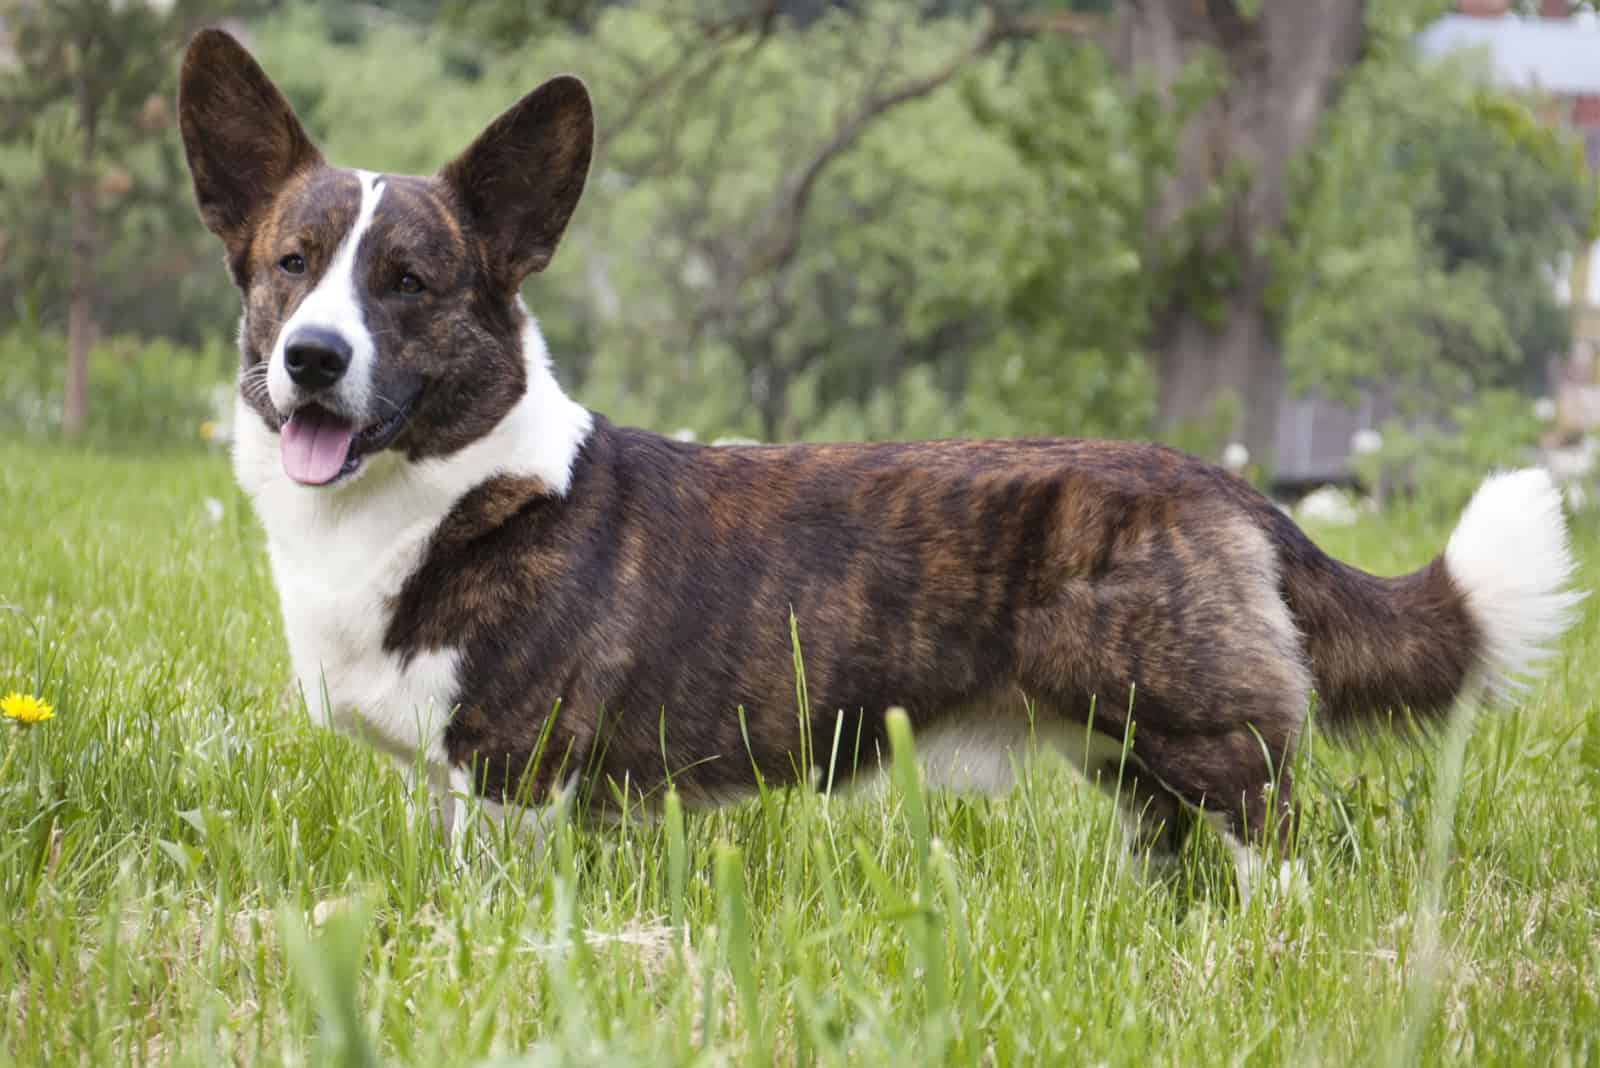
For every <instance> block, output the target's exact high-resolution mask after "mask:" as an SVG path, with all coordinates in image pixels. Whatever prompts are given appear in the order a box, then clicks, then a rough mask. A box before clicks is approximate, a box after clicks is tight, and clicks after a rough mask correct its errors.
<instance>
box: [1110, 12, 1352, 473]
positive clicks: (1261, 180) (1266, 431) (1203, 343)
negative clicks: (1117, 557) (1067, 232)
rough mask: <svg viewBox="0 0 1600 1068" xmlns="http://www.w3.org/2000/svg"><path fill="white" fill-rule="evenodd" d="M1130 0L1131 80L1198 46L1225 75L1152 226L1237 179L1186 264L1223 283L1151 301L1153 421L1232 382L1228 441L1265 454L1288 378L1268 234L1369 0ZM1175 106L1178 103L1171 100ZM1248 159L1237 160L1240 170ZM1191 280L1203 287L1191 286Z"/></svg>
mask: <svg viewBox="0 0 1600 1068" xmlns="http://www.w3.org/2000/svg"><path fill="white" fill-rule="evenodd" d="M1249 6H1250V7H1253V8H1258V9H1259V10H1258V11H1257V12H1256V14H1254V15H1246V14H1243V13H1241V11H1240V10H1239V7H1240V5H1239V4H1238V3H1237V2H1230V0H1124V3H1123V4H1122V6H1121V17H1120V19H1119V22H1118V25H1117V36H1116V42H1115V46H1114V47H1115V52H1116V58H1117V60H1118V62H1119V64H1120V65H1121V67H1122V68H1123V70H1124V71H1125V73H1126V74H1127V75H1129V76H1130V77H1131V78H1132V79H1134V80H1135V82H1136V83H1137V84H1140V85H1147V86H1149V87H1150V88H1152V89H1154V90H1155V91H1156V92H1158V93H1160V94H1163V95H1170V94H1171V93H1172V92H1173V91H1174V89H1175V87H1176V84H1177V82H1178V80H1179V76H1180V75H1181V74H1182V73H1183V72H1184V71H1185V68H1186V67H1187V66H1188V65H1189V64H1190V63H1192V62H1193V61H1195V60H1196V59H1199V58H1201V57H1203V56H1209V57H1211V58H1212V59H1213V61H1214V62H1216V63H1218V64H1219V65H1220V67H1221V69H1222V72H1223V75H1224V77H1225V79H1226V81H1225V85H1224V86H1223V88H1222V89H1221V90H1220V91H1219V92H1218V93H1217V94H1216V95H1215V96H1214V97H1212V98H1211V99H1209V100H1208V101H1206V102H1205V104H1204V105H1203V106H1202V107H1200V108H1199V109H1198V110H1197V111H1196V112H1195V113H1194V114H1193V115H1192V116H1191V118H1190V119H1189V121H1188V123H1187V125H1186V126H1185V127H1184V131H1183V136H1182V141H1181V144H1180V145H1179V150H1178V158H1177V163H1176V170H1175V173H1174V174H1173V176H1172V178H1171V180H1170V182H1169V183H1168V185H1167V188H1166V189H1165V190H1164V192H1163V195H1162V196H1161V198H1160V201H1159V203H1158V205H1157V207H1156V209H1155V213H1154V215H1155V217H1154V218H1153V219H1152V220H1151V224H1152V232H1156V233H1161V232H1169V233H1170V232H1171V231H1172V229H1173V228H1174V227H1177V226H1180V225H1182V224H1183V223H1184V221H1185V219H1186V217H1187V216H1189V214H1190V213H1191V212H1192V211H1194V210H1195V209H1196V208H1197V207H1200V206H1201V205H1202V204H1203V203H1204V199H1205V197H1206V195H1207V193H1208V192H1209V191H1210V190H1211V189H1213V188H1214V187H1215V186H1217V184H1218V183H1219V182H1222V181H1224V179H1227V178H1228V177H1229V176H1230V174H1240V175H1242V179H1243V185H1242V188H1239V189H1238V190H1237V191H1236V192H1234V193H1232V194H1231V195H1230V197H1229V200H1228V203H1227V207H1226V209H1225V210H1224V212H1223V216H1222V219H1221V221H1220V223H1218V224H1217V225H1216V226H1214V227H1213V228H1212V229H1211V231H1210V232H1209V233H1207V234H1206V235H1205V236H1203V237H1202V238H1200V239H1199V240H1200V247H1198V248H1197V249H1195V250H1194V253H1195V255H1193V256H1191V257H1190V259H1189V264H1190V265H1191V266H1190V268H1189V269H1191V270H1193V269H1194V268H1200V267H1213V268H1214V267H1217V266H1224V267H1226V268H1227V273H1226V274H1225V276H1224V277H1225V278H1226V279H1227V280H1226V282H1224V283H1223V286H1222V289H1221V290H1220V291H1216V290H1213V291H1212V292H1210V293H1206V292H1205V287H1204V286H1203V285H1199V286H1189V285H1185V286H1182V287H1180V289H1179V291H1178V292H1177V293H1176V294H1175V295H1174V296H1173V298H1172V300H1171V302H1170V303H1169V304H1168V306H1167V307H1165V308H1161V309H1158V312H1157V316H1156V330H1155V336H1154V339H1153V345H1154V348H1155V356H1156V362H1157V367H1158V371H1159V383H1160V385H1159V389H1160V401H1159V408H1158V411H1159V418H1160V423H1161V426H1160V429H1161V430H1162V431H1164V432H1170V431H1172V430H1173V429H1175V428H1177V427H1179V426H1181V425H1183V424H1184V423H1187V422H1195V421H1204V420H1207V419H1209V418H1210V417H1211V416H1212V415H1213V414H1214V413H1215V412H1216V410H1217V404H1218V402H1219V401H1220V400H1221V399H1222V398H1223V396H1224V395H1225V394H1227V393H1231V394H1232V395H1233V396H1234V397H1235V398H1236V399H1237V401H1238V402H1239V409H1238V411H1239V416H1238V418H1237V420H1236V422H1235V425H1234V427H1233V437H1234V440H1237V441H1242V442H1243V443H1244V444H1245V446H1246V447H1247V448H1249V450H1250V455H1251V457H1252V459H1253V460H1255V461H1256V462H1262V463H1270V461H1271V454H1272V448H1273V441H1274V438H1275V436H1276V433H1277V424H1278V409H1279V402H1280V401H1281V399H1282V394H1283V386H1284V372H1283V352H1282V346H1281V344H1280V340H1279V330H1278V324H1277V323H1276V322H1274V321H1273V318H1272V316H1271V315H1270V314H1269V312H1268V309H1267V305H1266V293H1267V289H1268V283H1269V281H1270V272H1271V264H1270V262H1269V260H1268V257H1269V255H1270V253H1269V251H1268V250H1269V248H1270V244H1271V241H1272V239H1273V238H1274V237H1276V236H1277V235H1278V234H1279V232H1280V231H1281V229H1282V227H1283V222H1284V214H1285V210H1286V208H1287V201H1288V197H1287V189H1286V180H1287V176H1288V168H1289V164H1290V163H1291V162H1292V161H1293V159H1294V157H1295V156H1296V154H1297V153H1299V152H1300V151H1301V150H1302V149H1304V148H1305V147H1306V146H1307V145H1308V144H1310V143H1311V141H1312V139H1313V138H1314V137H1315V136H1316V132H1317V127H1318V124H1319V122H1320V120H1321V118H1322V115H1323V114H1324V112H1325V111H1326V110H1327V108H1328V106H1329V105H1330V104H1331V102H1332V100H1333V98H1334V95H1335V93H1336V91H1337V89H1338V84H1339V80H1340V78H1341V76H1342V75H1343V74H1344V73H1345V72H1346V71H1347V70H1348V69H1349V68H1350V67H1351V66H1352V65H1353V64H1354V63H1355V61H1356V59H1357V57H1358V55H1359V53H1360V49H1361V43H1362V40H1363V38H1364V29H1365V15H1366V10H1365V9H1366V4H1365V0H1259V2H1258V3H1255V4H1252V5H1249ZM1172 104H1173V106H1180V105H1179V102H1176V101H1173V102H1172ZM1240 168H1242V170H1240ZM1197 291H1198V292H1197Z"/></svg>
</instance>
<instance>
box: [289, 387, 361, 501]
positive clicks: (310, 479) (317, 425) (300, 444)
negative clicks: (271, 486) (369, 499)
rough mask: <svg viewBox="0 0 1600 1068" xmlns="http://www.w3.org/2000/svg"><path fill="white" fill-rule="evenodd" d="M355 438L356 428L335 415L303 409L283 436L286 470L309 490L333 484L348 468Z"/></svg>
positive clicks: (291, 420)
mask: <svg viewBox="0 0 1600 1068" xmlns="http://www.w3.org/2000/svg"><path fill="white" fill-rule="evenodd" d="M353 437H355V427H353V426H351V425H350V424H349V423H347V422H345V421H344V420H343V419H340V418H339V417H338V416H336V415H334V414H333V413H332V412H328V411H325V410H324V409H322V408H318V407H316V406H315V405H310V406H308V407H305V408H301V409H300V410H299V411H297V412H295V413H294V414H293V415H291V416H290V417H289V421H288V422H287V423H284V424H283V429H282V431H280V433H279V441H278V448H279V451H280V452H282V453H283V470H284V472H285V473H286V474H288V476H289V477H290V478H292V479H294V480H295V481H296V482H299V483H302V484H304V485H308V486H320V485H322V484H323V483H325V482H332V481H333V480H334V479H335V478H336V477H338V474H339V472H340V471H341V470H343V468H344V461H345V457H346V456H348V455H349V454H350V439H352V438H353Z"/></svg>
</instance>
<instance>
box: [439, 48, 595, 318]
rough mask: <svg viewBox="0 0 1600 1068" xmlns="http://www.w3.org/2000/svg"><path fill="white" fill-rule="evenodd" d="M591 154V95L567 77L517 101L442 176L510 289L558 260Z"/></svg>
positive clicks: (497, 274)
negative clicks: (560, 244)
mask: <svg viewBox="0 0 1600 1068" xmlns="http://www.w3.org/2000/svg"><path fill="white" fill-rule="evenodd" d="M593 152H594V109H593V108H592V107H591V106H590V104H589V90H587V89H585V88H584V86H583V82H581V81H579V80H578V79H577V78H574V77H572V76H570V75H563V76H562V77H559V78H552V79H550V80H549V81H547V82H545V83H544V84H543V85H541V86H539V88H537V89H535V90H534V91H533V92H531V93H529V94H528V95H527V96H525V97H523V98H522V99H521V100H519V101H517V102H516V103H515V104H514V105H512V107H511V108H510V109H509V110H508V111H506V112H505V113H504V114H503V115H501V116H500V117H499V118H498V119H495V120H494V122H492V123H490V124H489V128H488V129H487V130H485V131H483V133H482V134H480V135H478V139H477V140H476V141H474V142H472V145H471V147H469V148H468V149H467V150H466V151H465V152H463V153H462V154H461V155H460V156H459V157H457V158H456V160H455V161H454V162H452V163H450V164H449V165H448V166H446V167H445V168H444V170H442V171H440V172H439V176H440V177H441V178H442V179H444V181H445V182H447V183H449V185H450V186H451V187H452V188H453V189H454V190H455V191H456V195H457V196H458V197H460V199H461V204H462V206H463V207H464V208H465V209H466V211H467V215H468V221H469V223H470V224H471V226H472V228H473V230H474V231H476V232H477V233H478V234H479V236H481V237H482V238H483V240H484V243H485V248H486V251H487V253H488V257H489V269H490V270H491V271H492V272H493V273H494V275H495V277H496V278H497V279H498V280H499V281H501V282H503V283H504V284H505V285H507V286H508V287H509V288H511V289H513V290H514V289H515V288H516V287H517V286H518V285H520V284H521V282H522V280H523V279H524V278H526V277H527V276H528V275H529V274H531V273H532V272H534V271H542V270H544V268H545V266H546V265H547V264H549V262H550V257H551V256H553V255H555V251H556V244H557V243H558V242H559V241H560V240H561V234H562V231H564V230H565V229H566V228H567V220H568V219H570V218H572V212H573V209H574V208H576V207H577V206H578V197H579V195H581V194H582V193H583V183H584V180H585V179H587V178H588V176H589V158H590V156H591V155H592V154H593Z"/></svg>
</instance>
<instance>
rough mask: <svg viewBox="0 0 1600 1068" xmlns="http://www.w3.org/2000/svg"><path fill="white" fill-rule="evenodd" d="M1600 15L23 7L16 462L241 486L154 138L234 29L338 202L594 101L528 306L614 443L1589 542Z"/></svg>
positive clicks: (215, 254) (1126, 6)
mask: <svg viewBox="0 0 1600 1068" xmlns="http://www.w3.org/2000/svg"><path fill="white" fill-rule="evenodd" d="M1593 8H1594V5H1593V4H1592V3H1572V2H1564V0H1542V2H1526V0H1524V2H1509V0H1498V2H1497V0H1459V2H1458V3H1444V2H1439V0H1231V2H1230V0H1205V2H1200V0H1076V2H1068V0H1054V2H1051V0H1037V2H1033V0H995V2H990V3H985V2H981V0H920V2H912V0H870V2H868V0H854V2H844V0H839V2H832V0H638V2H633V3H628V2H620V0H612V2H608V0H483V2H471V3H469V2H466V0H388V2H374V3H339V4H332V3H330V4H323V5H316V4H305V3H270V2H263V0H253V2H252V0H240V2H234V3H228V2H201V0H168V2H159V0H149V2H140V0H37V2H27V0H0V434H4V435H6V436H7V437H20V438H23V439H33V438H38V439H53V438H70V439H82V440H84V441H86V442H87V443H88V444H89V445H90V446H93V447H106V448H114V449H117V450H119V451H122V450H131V451H136V450H161V449H170V448H175V447H176V448H185V447H188V448H192V447H203V446H202V445H201V444H200V443H202V442H205V441H209V442H211V443H213V445H222V444H225V442H226V439H227V436H228V425H227V420H228V416H229V412H230V411H231V400H230V397H231V393H230V388H231V387H230V385H229V381H230V378H231V375H232V373H233V370H234V367H235V364H236V360H237V357H236V354H235V351H234V349H233V341H232V335H233V332H234V330H235V326H236V321H237V316H238V300H237V296H236V294H235V293H234V291H233V290H232V288H231V286H230V284H229V282H228V280H227V277H226V274H225V272H224V270H223V268H222V262H221V252H220V248H219V247H218V246H217V244H216V243H215V240H214V239H213V238H212V237H211V236H210V235H209V234H207V233H206V232H205V231H204V230H203V229H202V228H201V226H200V224H199V222H198V218H197V216H196V214H195V211H194V208H193V205H192V201H191V194H190V188H189V182H188V176H187V173H186V171H185V169H184V165H183V158H182V149H181V146H180V144H179V141H178V136H177V130H176V124H175V121H174V119H175V116H174V101H173V95H174V84H175V74H176V67H177V62H178V56H179V54H180V52H181V49H182V46H183V43H184V41H185V40H186V38H187V36H188V35H189V34H190V33H191V32H193V30H194V29H196V28H197V27H199V26H201V25H206V24H222V25H225V26H227V27H228V28H230V29H231V30H233V31H234V32H235V33H236V34H237V35H238V36H240V37H241V38H242V39H243V40H244V41H245V42H246V44H247V45H248V46H249V47H250V48H251V49H252V50H253V51H254V52H255V53H256V54H257V56H258V57H259V59H260V60H261V61H262V63H263V65H264V66H265V67H266V68H267V70H268V71H269V73H270V74H271V75H272V76H273V77H274V79H276V80H277V81H278V83H279V85H280V86H281V87H282V88H283V89H284V91H285V92H286V94H287V95H288V96H289V98H290V100H291V101H292V102H293V104H294V105H295V107H296V108H297V109H298V111H299V112H300V115H301V116H302V118H303V120H304V121H305V123H306V125H307V127H308V129H309V130H310V131H311V133H312V135H313V137H315V138H316V139H317V141H318V142H319V144H320V145H321V147H322V148H323V150H324V153H325V154H326V155H327V156H328V158H329V159H330V160H331V161H333V162H335V163H338V164H343V165H347V166H360V167H365V168H370V169H375V170H386V171H397V172H411V173H429V172H431V171H433V170H434V169H436V168H437V167H438V166H440V165H441V164H442V163H444V162H445V161H447V160H448V159H450V158H451V157H452V156H453V155H454V154H455V153H457V152H458V151H459V150H460V149H462V148H463V147H465V145H466V143H467V142H468V141H469V140H470V139H471V137H472V136H473V135H474V134H475V133H476V132H477V131H478V130H479V129H480V128H481V127H482V126H483V125H484V124H485V123H487V122H488V121H489V120H490V119H491V118H492V117H493V116H494V115H495V114H497V113H498V112H499V111H500V110H502V109H503V108H505V107H506V106H508V105H509V104H510V103H511V102H512V101H514V100H515V99H516V98H517V97H518V96H519V95H520V94H521V93H523V92H524V91H526V90H528V89H530V88H532V87H533V86H535V85H537V84H538V83H539V82H540V81H542V80H543V79H544V78H546V77H548V76H550V75H552V74H555V73H559V72H563V71H571V72H575V73H577V74H579V75H581V76H582V77H584V78H585V79H586V80H587V81H588V83H589V85H590V88H591V91H592V92H593V94H594V97H595V100H596V106H597V110H598V117H599V130H600V143H599V145H598V149H597V154H596V157H595V163H594V169H593V173H592V176H591V178H590V182H589V186H588V190H587V192H586V194H585V198H584V201H583V203H582V205H581V206H580V208H579V210H578V214H577V216H576V218H575V220H574V224H573V226H572V228H571V230H569V232H568V235H567V237H566V239H565V241H564V243H563V246H562V249H561V252H560V253H559V254H558V256H557V257H556V260H555V263H554V265H553V266H552V268H551V269H550V270H549V271H548V272H546V273H545V274H544V275H540V276H535V278H534V279H532V280H531V281H530V282H529V284H528V286H527V290H526V294H525V295H526V298H527V300H528V303H529V305H530V307H531V308H532V309H533V311H534V312H535V314H536V315H537V316H538V318H539V320H540V322H541V324H542V326H543V328H544V331H545V333H546V335H547V337H548V339H549V342H550V346H551V350H552V352H553V353H554V355H555V359H556V362H557V365H558V368H559V373H560V375H561V377H562V380H563V382H564V383H565V384H566V385H567V387H568V389H569V390H570V391H571V392H573V393H574V394H575V395H576V396H577V397H578V398H579V399H581V400H582V401H583V402H584V403H586V404H588V405H590V406H591V407H594V408H597V409H599V410H603V411H605V412H607V413H608V414H609V415H611V416H612V417H613V418H614V419H616V420H617V421H619V422H627V423H633V424H637V425H643V426H647V427H651V428H653V429H656V430H659V431H662V432H664V433H669V434H676V435H678V436H680V437H684V438H694V439H697V440H701V441H717V440H726V439H730V438H736V439H758V440H766V441H790V440H804V439H822V438H844V437H849V438H906V437H928V436H951V435H995V436H999V435H1025V434H1057V435H1073V436H1087V435H1110V436H1119V437H1139V438H1154V439H1160V440H1166V441H1170V442H1173V443H1176V444H1179V445H1182V446H1184V447H1186V448H1189V449H1192V450H1194V451H1196V452H1199V453H1201V454H1203V455H1206V456H1208V457H1210V458H1212V459H1217V460H1223V461H1225V462H1227V463H1228V464H1229V465H1230V466H1232V467H1234V468H1236V469H1239V470H1242V471H1244V472H1245V473H1247V474H1248V475H1250V476H1251V477H1253V478H1255V479H1256V480H1257V481H1258V482H1259V483H1261V484H1264V485H1267V486H1269V487H1270V488H1272V489H1274V490H1276V491H1278V492H1280V493H1283V494H1299V493H1303V492H1304V491H1307V490H1310V489H1313V488H1315V487H1318V486H1321V485H1324V484H1336V485H1345V486H1360V487H1361V488H1362V489H1363V491H1365V492H1367V493H1379V494H1382V493H1384V492H1395V491H1398V490H1402V489H1404V488H1405V487H1406V486H1408V485H1415V484H1418V483H1427V484H1430V485H1434V484H1437V483H1438V482H1439V480H1441V479H1444V480H1446V481H1448V480H1449V479H1450V478H1452V477H1455V473H1456V472H1460V480H1461V483H1462V486H1463V488H1462V491H1461V492H1462V493H1463V494H1464V493H1465V492H1466V488H1469V487H1470V485H1471V484H1472V483H1473V482H1474V481H1475V480H1476V478H1477V477H1478V475H1479V474H1480V473H1481V467H1482V466H1483V465H1485V464H1489V463H1495V462H1504V461H1505V460H1507V459H1508V458H1510V457H1511V454H1513V453H1525V452H1527V451H1530V450H1541V451H1542V453H1543V455H1544V456H1545V457H1546V459H1547V462H1549V463H1551V464H1552V465H1553V466H1555V467H1558V468H1560V470H1561V471H1562V472H1565V473H1567V474H1568V475H1569V476H1570V477H1571V478H1572V480H1573V481H1574V485H1575V486H1576V487H1577V488H1576V489H1575V490H1574V494H1575V496H1574V500H1575V501H1579V500H1580V498H1578V497H1577V496H1576V494H1577V493H1578V492H1579V491H1580V490H1581V483H1582V478H1583V476H1584V474H1585V473H1586V472H1587V471H1588V470H1589V469H1590V467H1592V465H1593V461H1594V458H1595V454H1596V452H1600V449H1596V447H1595V446H1594V445H1593V443H1592V441H1591V439H1590V438H1589V437H1588V432H1589V431H1590V430H1591V429H1593V428H1595V427H1596V425H1597V424H1600V384H1597V381H1600V380H1597V367H1596V364H1597V356H1600V257H1596V256H1595V255H1594V252H1595V250H1596V249H1597V248H1600V246H1597V245H1596V238H1597V237H1600V197H1597V181H1596V175H1597V173H1600V15H1597V14H1596V12H1595V11H1594V9H1593ZM1446 496H1450V495H1448V494H1447V495H1446ZM1447 504H1449V502H1447ZM1449 506H1453V504H1450V505H1449Z"/></svg>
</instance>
